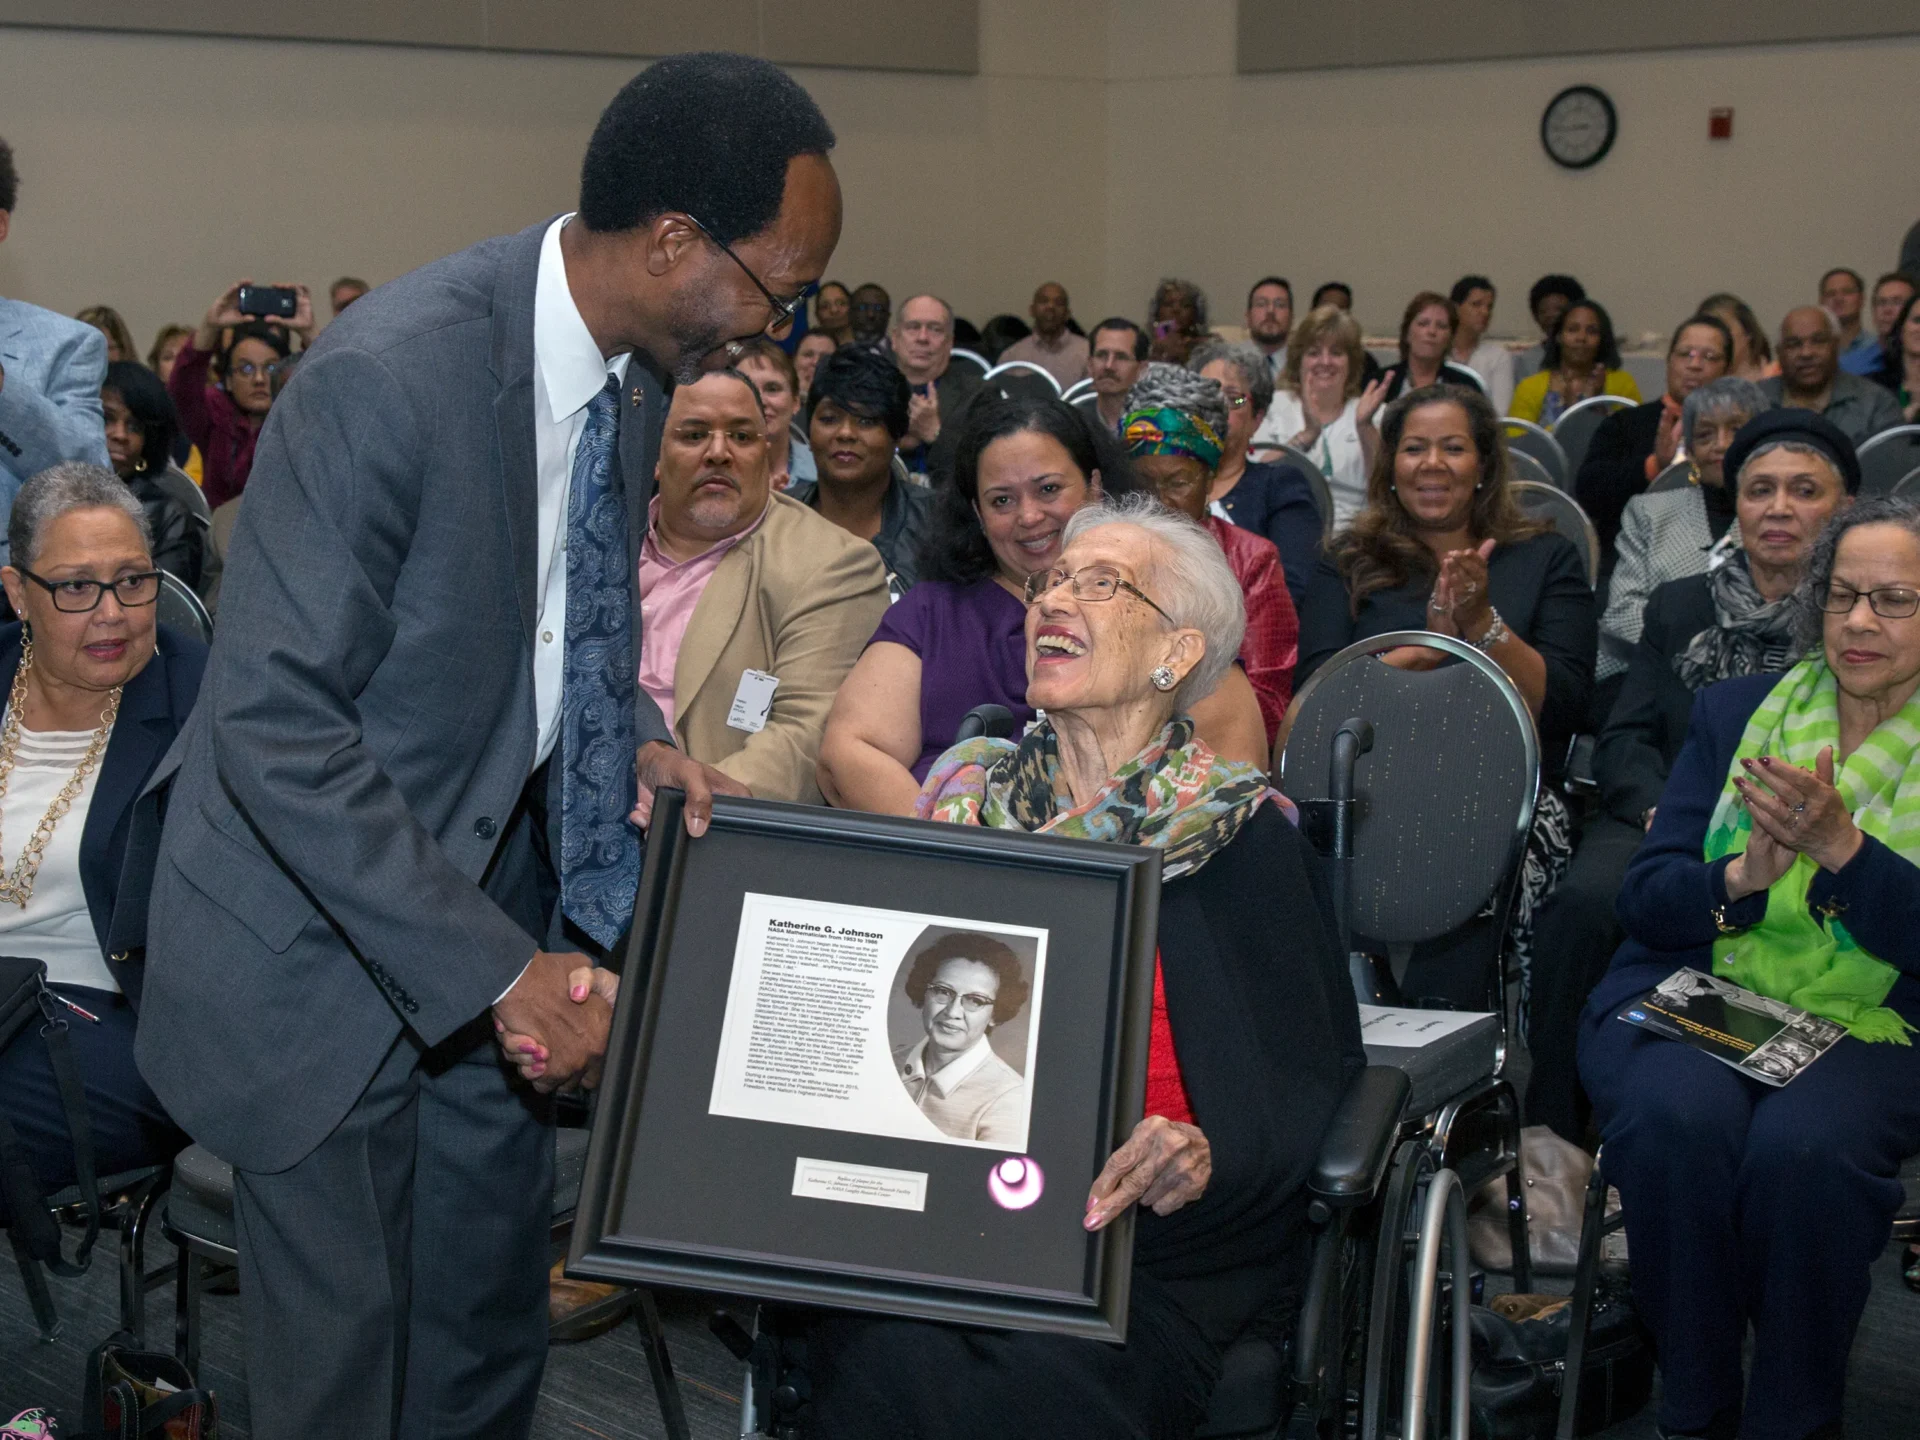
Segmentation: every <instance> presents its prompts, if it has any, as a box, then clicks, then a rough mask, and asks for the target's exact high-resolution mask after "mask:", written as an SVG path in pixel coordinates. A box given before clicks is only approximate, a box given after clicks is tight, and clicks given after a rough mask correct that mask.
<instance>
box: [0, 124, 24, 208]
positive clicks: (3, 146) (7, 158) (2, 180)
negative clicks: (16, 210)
mask: <svg viewBox="0 0 1920 1440" xmlns="http://www.w3.org/2000/svg"><path fill="white" fill-rule="evenodd" d="M19 199H20V172H19V171H18V170H16V169H14V168H13V147H12V146H11V145H9V144H7V142H6V141H5V140H0V210H11V209H13V207H14V205H15V203H16V202H17V201H18V200H19Z"/></svg>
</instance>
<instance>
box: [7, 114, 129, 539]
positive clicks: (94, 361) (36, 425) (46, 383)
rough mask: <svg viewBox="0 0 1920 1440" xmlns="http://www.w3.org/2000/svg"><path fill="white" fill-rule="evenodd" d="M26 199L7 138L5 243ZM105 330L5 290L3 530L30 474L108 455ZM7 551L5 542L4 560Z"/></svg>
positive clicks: (96, 461)
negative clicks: (103, 400) (103, 398)
mask: <svg viewBox="0 0 1920 1440" xmlns="http://www.w3.org/2000/svg"><path fill="white" fill-rule="evenodd" d="M19 200H20V176H19V173H18V172H17V171H16V170H15V169H14V163H13V150H12V149H11V147H9V146H8V144H7V142H6V141H5V140H0V244H3V243H5V241H6V238H7V232H8V230H9V229H10V228H11V226H12V223H13V211H14V207H15V206H16V205H17V204H18V203H19ZM106 374H107V344H106V340H105V339H104V338H103V337H102V336H101V334H100V332H99V331H98V330H96V329H94V328H93V327H92V326H91V325H87V324H84V323H82V322H81V321H79V320H69V319H68V318H67V317H66V316H64V315H58V314H55V313H54V312H53V311H51V310H42V309H41V308H40V307H39V306H38V305H29V304H27V303H26V302H25V301H23V300H8V299H6V298H4V297H0V532H4V531H5V529H6V524H5V521H6V514H7V511H8V510H9V509H11V508H12V505H13V497H14V496H15V495H17V494H18V493H19V492H20V487H21V486H22V485H24V484H26V482H27V480H28V478H29V477H30V476H33V475H37V474H39V473H40V472H41V471H42V470H45V469H47V468H48V467H49V466H52V465H57V464H59V463H60V462H61V461H62V460H84V461H86V462H87V463H88V464H92V465H100V466H104V465H105V464H106V463H107V437H106V429H105V426H104V424H103V422H102V420H101V418H100V382H101V381H102V380H104V379H105V378H106ZM5 560H6V555H5V553H4V544H3V543H0V563H4V561H5Z"/></svg>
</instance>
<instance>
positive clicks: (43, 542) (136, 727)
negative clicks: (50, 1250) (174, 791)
mask: <svg viewBox="0 0 1920 1440" xmlns="http://www.w3.org/2000/svg"><path fill="white" fill-rule="evenodd" d="M7 537H8V540H9V541H10V543H11V547H12V563H11V564H9V565H7V566H5V567H4V568H0V582H3V583H4V584H5V586H6V591H7V598H8V599H9V600H11V601H12V602H13V608H14V612H15V613H16V614H18V615H19V616H21V617H22V618H21V620H20V621H18V622H15V623H12V624H8V625H4V626H0V684H4V685H5V686H6V687H7V691H6V693H7V702H6V716H5V721H4V723H0V843H4V846H5V852H4V853H5V858H6V862H7V863H6V864H5V869H4V873H0V902H4V903H0V953H3V954H6V955H9V956H25V957H28V958H31V959H34V960H38V961H40V962H41V963H42V964H44V965H45V967H46V982H47V987H48V990H49V992H50V994H51V997H52V998H51V999H50V1000H43V1008H45V1009H46V1010H47V1012H48V1013H47V1019H48V1021H49V1022H50V1023H49V1024H48V1025H47V1026H46V1027H44V1028H43V1027H42V1026H41V1025H39V1024H38V1023H35V1024H32V1025H29V1026H27V1027H26V1028H24V1029H23V1030H21V1031H20V1032H19V1033H18V1034H16V1035H15V1036H14V1037H13V1039H12V1040H11V1041H9V1042H8V1043H7V1044H6V1046H5V1048H4V1049H0V1111H3V1112H4V1114H5V1117H6V1119H7V1121H8V1122H9V1123H10V1124H11V1125H12V1127H13V1129H14V1130H15V1131H16V1132H18V1134H19V1137H20V1140H21V1142H22V1144H23V1146H24V1149H25V1153H26V1157H27V1160H28V1163H29V1164H30V1166H31V1167H32V1170H33V1173H34V1176H35V1178H36V1179H37V1180H38V1181H39V1183H40V1186H41V1188H42V1189H43V1190H45V1191H47V1192H48V1193H51V1192H53V1191H56V1190H59V1189H62V1188H64V1187H65V1186H67V1185H70V1184H72V1183H73V1181H74V1176H75V1172H76V1158H77V1157H76V1154H75V1150H74V1144H75V1141H74V1139H73V1131H72V1126H71V1121H70V1112H69V1111H68V1109H67V1107H66V1106H65V1105H63V1104H62V1099H61V1087H60V1085H59V1083H58V1081H57V1079H56V1072H55V1070H54V1062H53V1052H52V1050H51V1049H50V1045H52V1044H58V1043H64V1044H65V1045H66V1047H67V1048H68V1049H69V1050H70V1052H71V1054H72V1058H73V1061H74V1068H75V1069H76V1070H77V1071H78V1073H79V1076H80V1080H81V1086H82V1089H83V1090H84V1092H85V1108H86V1112H87V1115H86V1118H87V1122H88V1123H87V1126H86V1130H85V1131H84V1132H82V1133H86V1134H89V1135H90V1137H91V1139H90V1145H91V1151H92V1157H91V1158H92V1162H93V1167H94V1169H95V1171H96V1172H97V1173H99V1174H101V1175H109V1174H113V1173H116V1172H121V1171H126V1170H132V1169H136V1168H138V1167H140V1166H144V1165H150V1164H155V1163H157V1162H159V1161H162V1160H165V1159H167V1158H169V1157H170V1156H171V1155H172V1154H173V1153H174V1152H175V1151H176V1150H178V1149H179V1148H180V1147H181V1146H182V1145H184V1144H185V1143H186V1139H185V1137H184V1136H182V1135H181V1134H180V1132H179V1130H178V1129H176V1128H175V1126H174V1125H173V1122H172V1121H171V1120H169V1119H168V1118H167V1115H166V1112H165V1111H164V1110H163V1109H162V1108H161V1105H160V1102H159V1101H158V1100H157V1099H155V1098H154V1095H153V1092H152V1091H151V1090H150V1089H149V1088H148V1087H147V1084H146V1082H145V1081H144V1080H142V1079H141V1078H140V1072H139V1071H138V1070H137V1069H135V1068H134V1063H133V1032H134V1006H135V1004H136V1003H137V1002H138V999H139V976H140V966H139V965H138V964H137V963H130V951H131V945H138V944H139V943H140V939H139V938H138V937H140V936H143V935H144V930H145V926H144V915H143V914H135V913H132V912H133V910H134V908H135V907H134V906H132V905H122V904H121V901H122V899H123V892H126V891H128V888H129V886H130V885H131V888H132V891H133V892H137V893H139V894H141V895H144V892H145V889H146V881H145V880H144V879H141V878H140V877H138V876H136V875H135V874H133V873H132V872H133V868H134V867H133V866H132V865H125V866H124V867H123V862H124V861H126V860H127V858H128V835H129V832H130V829H131V821H132V815H133V810H134V804H135V801H136V800H137V799H138V797H139V795H140V792H141V790H142V789H144V788H145V786H146V783H147V778H148V777H149V776H150V775H151V774H152V773H153V771H154V767H155V766H157V765H158V764H159V763H160V758H161V756H163V755H165V754H166V753H167V747H168V746H169V745H171V744H172V743H173V740H174V737H175V736H176V735H178V734H179V733H180V729H181V727H182V726H183V725H184V724H185V723H186V719H187V715H188V712H189V711H191V710H192V708H193V702H194V699H195V697H196V696H197V695H198V694H199V690H200V676H201V672H202V671H203V670H204V669H205V666H206V656H207V649H206V646H204V645H202V644H201V643H200V642H199V640H198V639H195V638H193V637H191V636H186V635H180V634H176V633H175V632H173V631H171V630H168V629H166V628H165V627H163V626H159V625H156V624H155V623H154V602H155V601H156V600H157V599H158V598H159V594H160V575H159V572H158V571H157V570H155V569H154V565H153V553H152V550H151V548H150V547H151V541H150V539H149V536H148V531H147V516H146V511H145V510H144V509H143V508H142V506H141V504H140V501H139V500H138V499H137V498H136V497H135V496H134V493H133V492H132V491H131V490H129V489H128V488H127V487H126V485H125V484H123V483H122V482H121V481H120V479H119V478H118V477H117V476H115V475H114V474H113V472H112V471H110V470H103V469H100V468H99V467H98V466H94V465H83V464H78V463H71V464H62V465H56V466H54V467H52V468H51V469H48V470H43V471H41V472H40V473H39V474H38V475H35V476H34V477H33V478H32V479H30V480H28V481H27V483H26V484H25V485H24V486H22V487H21V490H20V493H19V495H18V496H17V497H15V499H14V502H13V513H12V515H11V516H10V517H9V519H8V523H7ZM149 863H150V860H149ZM141 904H142V905H143V904H144V901H142V902H141ZM129 936H132V937H134V938H133V939H132V942H131V945H130V944H129V940H128V938H127V937H129ZM133 958H135V959H137V952H136V953H135V954H134V956H133ZM60 1021H64V1022H65V1023H64V1025H57V1022H60ZM8 1208H9V1207H8V1197H7V1196H6V1195H0V1225H5V1224H6V1223H7V1222H8V1221H9V1219H10V1216H9V1213H8Z"/></svg>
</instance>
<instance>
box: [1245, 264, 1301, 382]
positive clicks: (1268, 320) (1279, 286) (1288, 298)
mask: <svg viewBox="0 0 1920 1440" xmlns="http://www.w3.org/2000/svg"><path fill="white" fill-rule="evenodd" d="M1292 329H1293V286H1291V285H1289V284H1288V283H1287V282H1286V281H1285V280H1283V279H1281V278H1280V277H1279V276H1278V275H1269V276H1267V277H1266V278H1265V279H1263V280H1256V281H1254V282H1253V289H1251V290H1249V291H1248V292H1247V338H1248V339H1249V340H1251V341H1252V342H1253V343H1254V344H1255V345H1257V346H1259V347H1260V353H1261V355H1262V356H1264V357H1265V359H1266V362H1267V378H1268V379H1270V380H1272V381H1273V382H1274V383H1275V384H1278V383H1279V380H1280V377H1281V376H1282V375H1284V374H1286V373H1287V335H1288V333H1289V332H1290V331H1291V330H1292Z"/></svg>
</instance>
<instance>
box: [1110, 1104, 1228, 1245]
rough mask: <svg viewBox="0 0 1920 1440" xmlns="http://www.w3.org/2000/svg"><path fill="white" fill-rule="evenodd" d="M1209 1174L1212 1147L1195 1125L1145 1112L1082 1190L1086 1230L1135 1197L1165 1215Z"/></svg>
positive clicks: (1197, 1191) (1200, 1191)
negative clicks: (1091, 1180) (1084, 1201)
mask: <svg viewBox="0 0 1920 1440" xmlns="http://www.w3.org/2000/svg"><path fill="white" fill-rule="evenodd" d="M1212 1178H1213V1147H1212V1146H1211V1145H1209V1144H1208V1143H1207V1137H1206V1136H1205V1135H1203V1134H1201V1133H1200V1127H1199V1126H1197V1125H1183V1124H1181V1123H1180V1122H1179V1121H1177V1120H1169V1119H1167V1118H1166V1116H1164V1115H1149V1116H1147V1118H1146V1119H1144V1120H1142V1121H1141V1122H1140V1123H1139V1124H1138V1125H1136V1126H1134V1127H1133V1134H1131V1135H1129V1136H1128V1137H1127V1143H1126V1144H1124V1145H1122V1146H1121V1147H1120V1148H1119V1149H1118V1150H1116V1151H1114V1152H1113V1154H1112V1156H1110V1157H1109V1158H1108V1160H1107V1163H1106V1165H1105V1166H1104V1167H1103V1168H1102V1169H1101V1171H1100V1173H1099V1175H1097V1176H1095V1177H1094V1181H1093V1189H1092V1190H1090V1191H1089V1192H1088V1193H1087V1214H1086V1218H1085V1219H1084V1220H1083V1221H1081V1223H1082V1224H1083V1225H1085V1226H1086V1227H1087V1229H1089V1230H1100V1229H1104V1228H1105V1227H1106V1226H1107V1225H1109V1224H1111V1223H1112V1221H1113V1218H1114V1217H1115V1216H1116V1215H1119V1214H1120V1213H1121V1212H1122V1211H1124V1210H1125V1209H1126V1208H1127V1207H1128V1206H1129V1205H1132V1204H1134V1203H1135V1202H1138V1203H1139V1204H1142V1205H1144V1206H1146V1207H1147V1208H1148V1209H1149V1210H1151V1211H1153V1213H1154V1214H1156V1215H1171V1214H1173V1212H1174V1211H1176V1210H1178V1209H1179V1208H1180V1207H1181V1206H1183V1205H1190V1204H1192V1203H1193V1202H1194V1201H1195V1200H1198V1199H1199V1198H1200V1197H1201V1196H1202V1195H1204V1194H1206V1191H1207V1182H1208V1181H1209V1180H1211V1179H1212Z"/></svg>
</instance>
